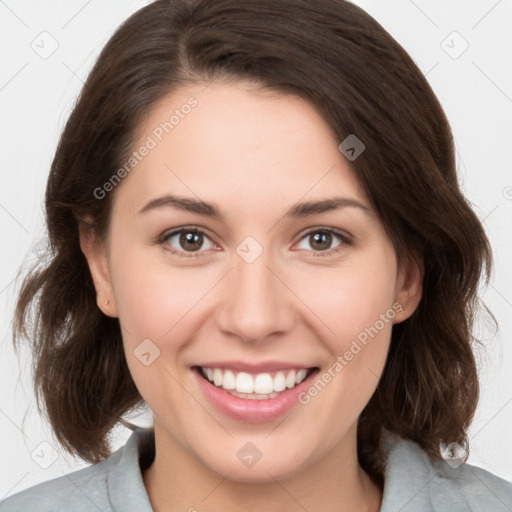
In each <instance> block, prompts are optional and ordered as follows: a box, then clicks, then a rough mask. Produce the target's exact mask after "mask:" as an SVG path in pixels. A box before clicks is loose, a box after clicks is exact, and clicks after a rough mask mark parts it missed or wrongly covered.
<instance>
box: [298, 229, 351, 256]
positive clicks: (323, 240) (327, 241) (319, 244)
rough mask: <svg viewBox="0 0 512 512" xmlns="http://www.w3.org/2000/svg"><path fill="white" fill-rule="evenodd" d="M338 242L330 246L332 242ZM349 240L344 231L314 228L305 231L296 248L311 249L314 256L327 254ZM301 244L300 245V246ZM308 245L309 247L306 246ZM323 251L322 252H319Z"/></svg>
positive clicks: (338, 248) (349, 241) (339, 249)
mask: <svg viewBox="0 0 512 512" xmlns="http://www.w3.org/2000/svg"><path fill="white" fill-rule="evenodd" d="M336 240H338V241H339V243H338V244H337V245H336V246H335V247H334V248H332V244H333V243H335V242H336ZM350 243H351V240H350V238H349V236H348V235H347V234H346V233H343V232H341V231H338V230H335V229H332V228H316V229H314V230H311V231H309V232H308V233H306V234H305V235H304V236H303V237H302V238H301V240H300V242H299V245H298V248H299V249H306V250H313V252H314V254H313V255H314V256H324V255H325V256H329V255H332V254H333V253H337V252H339V251H341V250H343V249H344V248H345V247H346V246H347V245H350ZM300 244H302V247H301V246H300ZM307 245H309V247H307ZM321 253H323V254H321Z"/></svg>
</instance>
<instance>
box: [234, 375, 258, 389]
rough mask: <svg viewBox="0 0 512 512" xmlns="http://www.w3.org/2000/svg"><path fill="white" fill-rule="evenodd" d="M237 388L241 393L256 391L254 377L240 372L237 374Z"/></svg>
mask: <svg viewBox="0 0 512 512" xmlns="http://www.w3.org/2000/svg"><path fill="white" fill-rule="evenodd" d="M235 388H236V390H237V391H238V392H239V393H253V392H254V379H253V378H252V375H249V374H248V373H245V372H240V373H239V374H238V375H237V376H236V386H235Z"/></svg>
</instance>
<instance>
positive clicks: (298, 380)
mask: <svg viewBox="0 0 512 512" xmlns="http://www.w3.org/2000/svg"><path fill="white" fill-rule="evenodd" d="M307 373H308V371H307V370H305V369H304V368H301V369H300V370H299V371H298V372H297V375H295V384H300V383H301V382H302V381H303V380H304V379H305V378H306V375H307Z"/></svg>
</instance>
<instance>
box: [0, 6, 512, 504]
mask: <svg viewBox="0 0 512 512" xmlns="http://www.w3.org/2000/svg"><path fill="white" fill-rule="evenodd" d="M46 209H47V222H48V230H49V237H50V243H51V248H52V251H53V252H52V260H51V262H50V263H49V265H48V267H47V268H45V269H43V270H42V271H41V270H39V271H34V272H33V273H32V274H31V275H29V276H28V277H27V280H26V281H25V284H24V287H23V288H22V291H21V294H20V298H19V302H18V307H17V316H16V320H17V323H16V334H17V336H18V338H19V337H20V336H21V335H22V334H27V335H28V337H29V339H30V340H31V343H32V349H33V352H34V356H35V359H36V373H35V385H36V390H37V391H38V393H39V397H40V398H41V402H42V404H43V406H44V409H45V411H46V413H47V415H48V417H49V419H50V421H51V424H52V427H53V429H54V431H55V434H56V436H57V438H58V440H59V441H60V442H61V444H62V445H63V446H64V447H65V448H66V449H67V450H68V451H70V452H71V453H74V454H77V455H79V456H80V457H82V458H83V459H84V460H86V461H89V462H92V463H96V464H94V465H92V466H91V467H88V468H86V469H83V470H80V471H78V472H75V473H72V474H71V475H67V476H64V477H62V478H58V479H56V480H53V481H50V482H46V483H44V484H40V485H39V486H36V487H33V488H31V489H28V490H26V491H23V492H21V493H19V494H17V495H15V496H13V497H11V498H9V499H7V500H5V501H4V502H3V503H2V504H1V506H0V509H1V510H5V511H10V510H56V509H57V510H60V509H63V510H92V509H94V508H98V509H100V510H115V511H118V510H137V511H150V510H155V511H167V510H173V511H174V510H211V511H216V510H220V509H222V510H224V511H225V510H231V509H233V510H239V509H240V508H244V509H247V510H262V509H265V510H283V509H284V510H308V511H315V510H322V511H329V510H332V511H334V510H336V511H348V510H368V511H378V510H381V511H383V512H390V511H395V510H403V511H405V510H415V511H418V510H451V511H453V510H468V509H472V510H509V509H510V507H512V486H511V485H510V484H508V483H507V482H505V481H504V480H502V479H499V478H497V477H495V476H493V475H491V474H490V473H488V472H486V471H484V470H482V469H479V468H475V467H473V466H469V465H467V464H465V463H464V459H465V455H467V448H468V446H467V429H468V427H469V425H470V423H471V420H472V417H473V413H474V411H475V407H476V403H477V399H478V379H477V373H476V365H475V360H474V356H473V353H472V350H471V339H472V338H471V328H472V319H473V315H474V313H475V311H476V291H477V286H478V282H479V279H480V277H481V274H482V273H483V274H484V276H487V277H488V273H489V271H490V260H491V252H490V248H489V244H488V241H487V238H486V236H485V233H484V231H483V229H482V226H481V224H480V222H479V221H478V219H477V217H476V215H475V214H474V213H473V211H472V210H471V208H470V207H469V206H468V203H467V201H466V200H465V199H464V197H463V196H462V194H461V192H460V190H459V187H458V185H457V178H456V173H455V163H454V150H453V142H452V137H451V133H450V129H449V126H448V123H447V121H446V118H445V116H444V113H443V111H442V109H441V107H440V105H439V103H438V101H437V100H436V98H435V96H434V94H433V93H432V91H431V89H430V87H429V86H428V84H427V82H426V80H425V79H424V77H423V76H422V75H421V73H420V72H419V70H418V69H417V67H416V66H415V65H414V64H413V62H412V60H411V59H410V58H409V57H408V56H407V54H406V53H405V52H404V50H403V49H402V48H401V47H400V46H399V45H398V44H397V43H396V42H395V41H394V40H393V39H392V38H391V37H390V36H389V34H387V33H386V32H385V31H384V29H383V28H382V27H380V26H379V25H378V24H377V23H376V22H375V21H374V20H373V19H372V18H371V17H369V16H368V15H367V14H366V13H364V12H363V11H361V10H360V9H359V8H357V7H355V6H354V5H352V4H350V3H348V2H343V1H339V0H337V1H334V0H328V1H323V2H312V1H305V0H302V1H301V0H280V1H277V2H276V1H272V2H270V1H259V2H250V1H242V2H240V1H237V2H234V1H227V0H219V1H215V2H207V1H204V0H203V1H197V0H196V1H186V0H174V1H172V2H167V1H165V2H164V1H160V0H159V1H156V2H154V3H152V4H150V5H148V6H147V7H144V8H143V9H141V10H140V11H138V12H137V13H136V14H135V15H133V16H132V17H131V18H130V19H129V20H127V21H126V22H125V23H124V24H123V25H122V27H120V29H119V30H118V31H117V32H116V34H114V36H113V37H112V39H111V40H110V41H109V42H108V43H107V45H106V47H105V48H104V50H103V51H102V53H101V55H100V57H99V59H98V62H97V63H96V65H95V67H94V69H93V70H92V72H91V74H90V76H89V78H88V80H87V82H86V84H85V86H84V89H83V92H82V94H81V96H80V98H79V101H78V103H77V105H76V107H75V108H74V110H73V112H72V114H71V116H70V118H69V120H68V123H67V125H66V127H65V130H64V133H63V135H62V138H61V141H60V144H59V147H58V149H57V153H56V156H55V159H54V161H53V163H52V169H51V173H50V177H49V180H48V186H47V195H46ZM32 304H34V305H35V306H36V313H37V322H36V323H35V331H34V332H33V333H30V332H28V326H29V321H30V318H29V314H28V312H29V307H30V306H31V305H32ZM141 403H146V404H147V405H148V406H149V408H150V409H151V411H152V414H153V419H154V427H153V428H152V429H138V428H136V427H135V426H132V427H133V428H134V433H133V435H132V437H131V438H130V439H129V441H128V443H127V444H126V446H125V447H124V448H122V449H121V450H120V451H118V452H116V453H115V454H111V452H110V449H109V444H108V434H109V432H110V431H111V430H112V428H113V427H114V426H115V425H116V424H118V423H119V422H124V423H126V421H125V420H124V419H123V416H124V415H125V414H126V413H128V412H129V411H130V410H132V409H134V408H135V407H137V406H139V405H140V404H141ZM446 453H448V455H446ZM450 454H451V456H450ZM443 455H444V457H443Z"/></svg>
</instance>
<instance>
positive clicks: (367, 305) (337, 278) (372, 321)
mask: <svg viewBox="0 0 512 512" xmlns="http://www.w3.org/2000/svg"><path fill="white" fill-rule="evenodd" d="M393 263H394V262H393V260H389V259H387V258H385V257H380V258H372V259H368V260H367V261H362V260H361V261H358V263H357V264H354V265H347V266H346V267H343V268H340V269H338V270H336V271H332V272H329V273H326V274H325V277H322V275H320V277H318V276H315V278H314V279H313V276H312V278H311V279H307V281H303V282H304V287H303V288H302V292H301V293H302V296H304V297H305V299H304V302H305V303H306V304H307V305H308V306H309V307H310V308H311V310H312V311H314V312H315V313H316V314H317V315H318V318H319V320H318V321H321V322H322V323H323V324H324V325H325V327H326V332H328V333H329V334H330V335H327V336H326V337H325V340H326V341H328V342H329V344H330V347H331V352H336V353H340V352H341V351H344V349H345V348H346V346H347V344H348V345H350V342H351V340H353V339H355V338H357V337H358V336H359V335H360V334H361V333H365V332H367V330H368V329H370V328H372V327H373V326H375V325H377V328H378V330H379V331H383V334H384V335H386V334H387V335H389V332H390V330H391V325H392V319H393V317H394V315H395V311H394V309H393V308H392V306H393V302H394V287H395V271H394V266H393ZM313 284H314V287H312V286H311V285H313ZM308 288H309V290H310V291H309V292H308V291H307V289H308ZM311 290H313V291H311ZM306 297H307V298H306ZM382 315H384V316H386V315H387V317H386V318H385V321H384V324H385V325H382ZM360 337H361V338H363V337H364V334H363V335H361V336H360ZM329 340H330V341H329Z"/></svg>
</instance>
